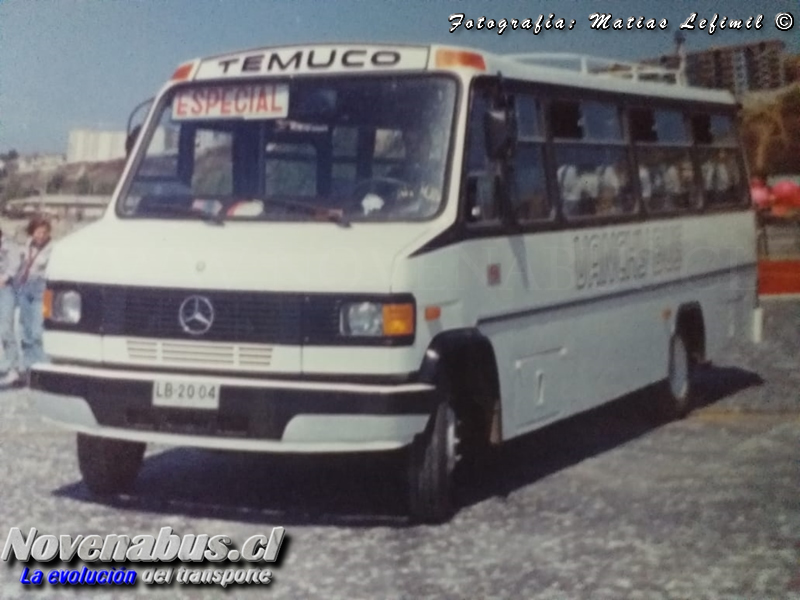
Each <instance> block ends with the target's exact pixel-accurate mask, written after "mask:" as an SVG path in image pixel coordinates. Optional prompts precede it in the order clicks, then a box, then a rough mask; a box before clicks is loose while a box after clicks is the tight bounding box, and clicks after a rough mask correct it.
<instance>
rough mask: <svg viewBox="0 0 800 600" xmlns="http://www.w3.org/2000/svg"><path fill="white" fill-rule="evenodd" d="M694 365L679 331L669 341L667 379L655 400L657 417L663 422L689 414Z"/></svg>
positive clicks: (683, 337)
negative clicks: (663, 420)
mask: <svg viewBox="0 0 800 600" xmlns="http://www.w3.org/2000/svg"><path fill="white" fill-rule="evenodd" d="M694 370H695V369H694V363H693V361H692V358H691V356H690V354H689V350H688V348H687V345H686V338H685V336H684V334H683V333H681V332H680V331H678V332H676V333H675V334H674V335H673V336H672V338H671V339H670V345H669V368H668V371H667V379H666V380H665V381H663V382H662V384H661V389H660V390H659V394H658V400H657V406H656V410H657V413H658V414H657V416H658V417H659V418H661V419H665V420H675V419H681V418H683V417H685V416H686V415H687V414H689V411H691V409H692V403H693V400H694V384H693V375H694Z"/></svg>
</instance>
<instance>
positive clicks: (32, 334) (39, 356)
mask: <svg viewBox="0 0 800 600" xmlns="http://www.w3.org/2000/svg"><path fill="white" fill-rule="evenodd" d="M50 232H51V227H50V221H48V220H47V219H46V218H44V217H34V218H33V219H31V221H30V223H28V229H27V233H28V242H27V243H26V244H25V248H24V249H23V252H22V257H21V258H22V262H21V264H20V268H19V271H18V273H17V277H16V288H17V304H18V305H19V323H20V328H21V329H22V370H23V375H24V377H25V379H26V380H27V374H28V371H29V370H30V368H31V366H32V365H33V364H35V363H38V362H47V355H46V354H45V353H44V346H43V343H42V336H43V334H44V316H43V314H42V311H43V302H44V290H45V270H46V269H47V263H48V261H49V260H50V253H51V251H52V244H51V243H50Z"/></svg>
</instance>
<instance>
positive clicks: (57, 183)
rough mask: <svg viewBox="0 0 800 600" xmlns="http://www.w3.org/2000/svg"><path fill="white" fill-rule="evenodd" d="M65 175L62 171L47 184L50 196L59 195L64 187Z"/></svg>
mask: <svg viewBox="0 0 800 600" xmlns="http://www.w3.org/2000/svg"><path fill="white" fill-rule="evenodd" d="M64 181H65V177H64V173H62V172H61V171H59V172H57V173H56V174H54V175H53V176H52V177H51V178H50V180H49V181H48V182H47V186H46V190H47V193H48V194H57V193H58V192H60V191H61V189H62V188H63V187H64Z"/></svg>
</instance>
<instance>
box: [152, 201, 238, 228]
mask: <svg viewBox="0 0 800 600" xmlns="http://www.w3.org/2000/svg"><path fill="white" fill-rule="evenodd" d="M144 212H145V213H146V214H147V213H156V214H158V213H162V214H168V215H179V216H186V217H196V218H198V219H201V220H203V221H205V222H206V223H214V224H215V225H224V224H225V219H224V218H223V217H222V216H221V215H216V214H213V213H210V212H208V211H205V210H202V209H200V208H195V207H193V206H179V205H178V206H176V205H174V204H160V205H155V206H148V207H147V210H145V211H144Z"/></svg>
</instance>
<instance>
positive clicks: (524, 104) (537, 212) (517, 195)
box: [511, 94, 553, 223]
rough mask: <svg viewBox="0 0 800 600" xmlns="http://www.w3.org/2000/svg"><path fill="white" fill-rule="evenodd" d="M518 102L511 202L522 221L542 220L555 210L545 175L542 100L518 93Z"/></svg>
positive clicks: (516, 99)
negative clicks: (549, 196)
mask: <svg viewBox="0 0 800 600" xmlns="http://www.w3.org/2000/svg"><path fill="white" fill-rule="evenodd" d="M515 106H516V111H517V123H518V127H519V136H518V140H517V147H516V152H515V153H514V157H513V159H512V161H513V162H512V165H511V166H512V173H513V177H512V179H513V181H512V189H511V202H512V205H513V207H514V213H515V215H516V217H517V219H518V220H519V221H520V222H523V223H524V222H527V221H539V220H542V219H547V218H549V217H550V216H551V215H552V212H553V211H552V206H551V203H550V199H549V198H548V195H547V181H546V179H545V164H544V144H545V139H544V135H543V133H542V124H541V111H540V104H539V101H538V99H537V98H535V97H534V96H531V95H528V94H517V95H516V98H515Z"/></svg>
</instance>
